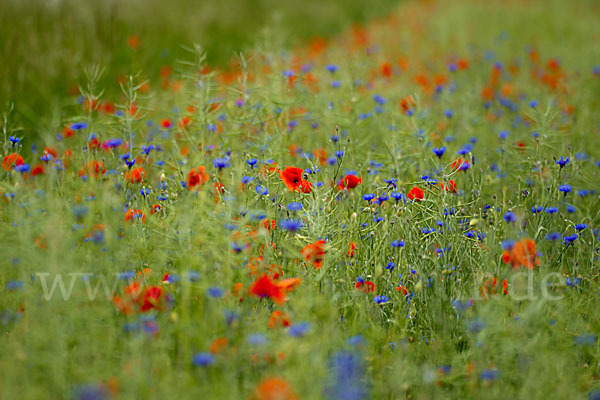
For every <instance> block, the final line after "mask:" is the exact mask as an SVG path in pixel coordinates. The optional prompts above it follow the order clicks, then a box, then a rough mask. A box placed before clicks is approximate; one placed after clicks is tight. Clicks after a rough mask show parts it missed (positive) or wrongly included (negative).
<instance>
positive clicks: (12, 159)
mask: <svg viewBox="0 0 600 400" xmlns="http://www.w3.org/2000/svg"><path fill="white" fill-rule="evenodd" d="M23 164H25V160H23V157H21V156H20V155H18V154H17V153H11V154H9V155H7V156H6V157H4V160H3V161H2V168H4V170H5V171H10V170H11V169H13V167H14V166H19V165H23Z"/></svg>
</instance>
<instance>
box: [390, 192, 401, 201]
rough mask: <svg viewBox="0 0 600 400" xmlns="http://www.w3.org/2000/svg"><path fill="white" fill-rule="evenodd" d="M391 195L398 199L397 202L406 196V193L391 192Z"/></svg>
mask: <svg viewBox="0 0 600 400" xmlns="http://www.w3.org/2000/svg"><path fill="white" fill-rule="evenodd" d="M390 196H391V198H392V199H394V200H396V203H397V202H398V201H399V200H401V199H402V198H403V197H404V195H403V194H402V193H400V192H391V193H390Z"/></svg>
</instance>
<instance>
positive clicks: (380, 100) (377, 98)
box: [373, 94, 387, 105]
mask: <svg viewBox="0 0 600 400" xmlns="http://www.w3.org/2000/svg"><path fill="white" fill-rule="evenodd" d="M373 100H374V101H375V102H376V103H377V104H380V105H384V104H385V103H386V102H387V100H386V99H385V98H383V97H381V96H380V95H378V94H376V95H374V96H373Z"/></svg>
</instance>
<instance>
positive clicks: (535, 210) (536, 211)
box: [531, 206, 544, 214]
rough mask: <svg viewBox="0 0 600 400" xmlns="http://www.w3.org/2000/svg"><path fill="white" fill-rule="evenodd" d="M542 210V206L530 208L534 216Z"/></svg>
mask: <svg viewBox="0 0 600 400" xmlns="http://www.w3.org/2000/svg"><path fill="white" fill-rule="evenodd" d="M543 210H544V207H542V206H532V207H531V212H532V213H534V214H537V213H541V212H542V211H543Z"/></svg>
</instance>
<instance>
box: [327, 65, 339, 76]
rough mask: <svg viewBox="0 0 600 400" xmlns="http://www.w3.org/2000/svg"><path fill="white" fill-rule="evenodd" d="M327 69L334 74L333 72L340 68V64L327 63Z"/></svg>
mask: <svg viewBox="0 0 600 400" xmlns="http://www.w3.org/2000/svg"><path fill="white" fill-rule="evenodd" d="M325 69H326V70H327V71H329V72H331V73H332V74H333V73H335V72H337V70H338V69H339V68H338V66H337V65H335V64H327V65H326V66H325Z"/></svg>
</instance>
